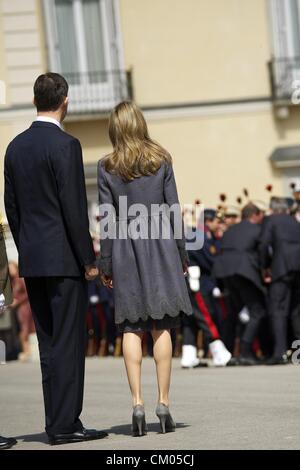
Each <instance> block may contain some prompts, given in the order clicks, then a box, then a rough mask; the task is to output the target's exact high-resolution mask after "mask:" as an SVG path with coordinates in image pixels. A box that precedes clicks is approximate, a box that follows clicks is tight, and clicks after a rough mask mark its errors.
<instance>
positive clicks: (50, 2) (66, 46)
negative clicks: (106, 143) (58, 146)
mask: <svg viewBox="0 0 300 470" xmlns="http://www.w3.org/2000/svg"><path fill="white" fill-rule="evenodd" d="M44 11H45V19H46V26H47V43H48V51H49V63H50V64H49V65H50V68H51V70H53V71H57V72H59V73H62V74H63V75H64V76H65V77H66V78H67V80H68V82H69V84H70V92H69V97H70V111H74V112H76V111H79V112H80V111H89V110H90V111H97V110H98V111H101V110H105V109H110V108H111V107H112V106H114V105H115V104H116V102H118V101H120V99H123V98H124V96H123V95H124V93H125V95H126V90H124V84H125V85H126V74H125V72H124V71H122V70H121V57H120V55H121V54H120V39H119V36H120V34H119V31H118V29H117V28H116V24H118V22H117V21H116V18H115V16H116V14H117V8H116V0H44ZM125 98H126V96H125Z"/></svg>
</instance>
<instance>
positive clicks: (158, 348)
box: [151, 330, 172, 406]
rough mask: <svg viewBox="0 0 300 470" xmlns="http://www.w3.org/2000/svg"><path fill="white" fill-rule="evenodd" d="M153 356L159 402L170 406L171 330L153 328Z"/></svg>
mask: <svg viewBox="0 0 300 470" xmlns="http://www.w3.org/2000/svg"><path fill="white" fill-rule="evenodd" d="M151 333H152V337H153V356H154V360H155V364H156V374H157V384H158V402H159V403H164V404H165V405H167V406H169V390H170V381H171V367H172V340H171V334H170V331H169V330H152V332H151Z"/></svg>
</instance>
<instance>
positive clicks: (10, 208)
mask: <svg viewBox="0 0 300 470" xmlns="http://www.w3.org/2000/svg"><path fill="white" fill-rule="evenodd" d="M8 158H9V157H8V151H7V152H6V155H5V162H4V182H5V188H4V204H5V211H6V216H7V220H8V223H9V227H10V230H11V233H12V236H13V239H14V241H15V244H16V247H17V248H19V230H20V215H19V209H18V203H17V197H16V193H15V188H14V183H13V175H12V173H11V170H10V168H9V161H8Z"/></svg>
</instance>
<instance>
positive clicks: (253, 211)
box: [242, 202, 260, 220]
mask: <svg viewBox="0 0 300 470" xmlns="http://www.w3.org/2000/svg"><path fill="white" fill-rule="evenodd" d="M259 213H260V209H259V208H258V207H257V206H256V205H255V204H253V203H252V202H249V203H248V204H246V206H245V207H243V209H242V219H246V220H247V219H250V217H252V216H253V215H259Z"/></svg>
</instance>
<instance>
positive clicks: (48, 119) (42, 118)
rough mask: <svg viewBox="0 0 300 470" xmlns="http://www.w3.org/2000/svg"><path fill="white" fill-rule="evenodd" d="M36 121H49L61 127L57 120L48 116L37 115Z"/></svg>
mask: <svg viewBox="0 0 300 470" xmlns="http://www.w3.org/2000/svg"><path fill="white" fill-rule="evenodd" d="M36 121H40V122H50V123H51V124H55V125H56V126H58V127H59V128H60V129H61V128H62V127H61V124H60V122H59V121H57V120H56V119H54V118H51V117H48V116H37V118H36Z"/></svg>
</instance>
